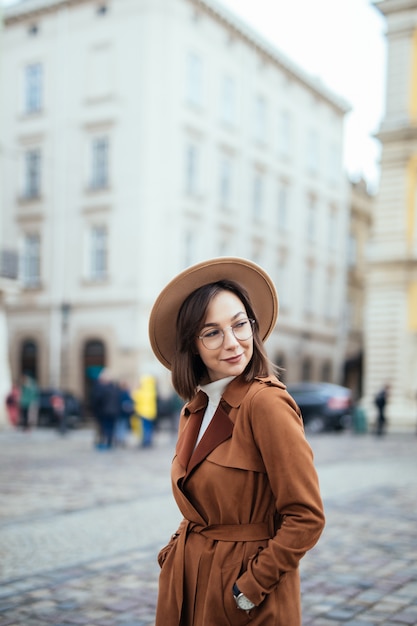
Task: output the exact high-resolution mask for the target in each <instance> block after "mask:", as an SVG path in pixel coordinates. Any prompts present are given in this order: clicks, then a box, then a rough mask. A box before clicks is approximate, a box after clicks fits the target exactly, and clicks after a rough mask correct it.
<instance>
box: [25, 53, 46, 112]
mask: <svg viewBox="0 0 417 626" xmlns="http://www.w3.org/2000/svg"><path fill="white" fill-rule="evenodd" d="M24 90H25V91H24V93H25V96H24V97H25V102H24V107H25V113H37V112H39V111H40V110H41V109H42V90H43V68H42V65H41V63H31V64H30V65H27V66H26V67H25V87H24Z"/></svg>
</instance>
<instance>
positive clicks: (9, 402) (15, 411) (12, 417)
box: [5, 383, 20, 427]
mask: <svg viewBox="0 0 417 626" xmlns="http://www.w3.org/2000/svg"><path fill="white" fill-rule="evenodd" d="M19 397H20V392H19V386H18V385H16V383H13V385H12V388H11V390H10V391H9V393H8V394H7V396H6V401H5V402H6V411H7V415H8V417H9V421H10V424H11V425H12V426H15V427H16V426H18V425H19Z"/></svg>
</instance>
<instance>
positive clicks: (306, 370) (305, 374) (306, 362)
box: [301, 357, 313, 381]
mask: <svg viewBox="0 0 417 626" xmlns="http://www.w3.org/2000/svg"><path fill="white" fill-rule="evenodd" d="M312 372H313V366H312V363H311V359H310V357H305V358H304V359H303V362H302V364H301V380H302V381H308V380H311V377H312Z"/></svg>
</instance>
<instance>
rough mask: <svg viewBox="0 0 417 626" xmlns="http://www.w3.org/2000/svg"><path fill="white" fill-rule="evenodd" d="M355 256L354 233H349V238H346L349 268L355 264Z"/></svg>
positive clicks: (356, 248) (356, 249)
mask: <svg viewBox="0 0 417 626" xmlns="http://www.w3.org/2000/svg"><path fill="white" fill-rule="evenodd" d="M357 258H358V242H357V240H356V237H355V235H354V233H350V234H349V240H348V263H349V267H350V268H353V267H355V266H356V264H357Z"/></svg>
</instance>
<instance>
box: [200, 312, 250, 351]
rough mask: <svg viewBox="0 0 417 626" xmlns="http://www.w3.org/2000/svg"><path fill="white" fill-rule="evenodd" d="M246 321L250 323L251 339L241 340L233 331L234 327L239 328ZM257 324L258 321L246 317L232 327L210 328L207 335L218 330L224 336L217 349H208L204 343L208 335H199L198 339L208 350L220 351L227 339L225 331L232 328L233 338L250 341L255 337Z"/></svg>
mask: <svg viewBox="0 0 417 626" xmlns="http://www.w3.org/2000/svg"><path fill="white" fill-rule="evenodd" d="M246 321H248V322H249V325H250V326H249V328H250V331H251V333H250V335H249V337H246V339H239V338H238V337H236V335H235V331H234V330H233V327H234V326H237V325H238V324H240V323H242V322H246ZM255 324H256V320H255V319H253V318H252V317H246V318H243V319H240V320H238V321H236V322H235V323H234V324H233V325H232V326H224V327H223V328H217V327H213V328H211V329H210V328H208V329H207V331H206V333H207V332H209V331H210V330H218V331H220V333H221V334H222V335H223V337H222V340H221V343H220V344H219V345H218V346H216V347H215V348H208V347H207V346H206V344H205V343H204V339H205V338H206V336H207V334H206V335H197V339H200V341H201V343H202V344H203V346H204V347H205V348H206V350H218V349H219V348H220V347H221V346H222V345H223V343H224V338H225V332H224V331H225V330H228V329H229V328H230V330H231V331H232V334H233V337H234V338H235V339H236V341H248V339H250V338H251V337H253V329H254V326H255Z"/></svg>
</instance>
